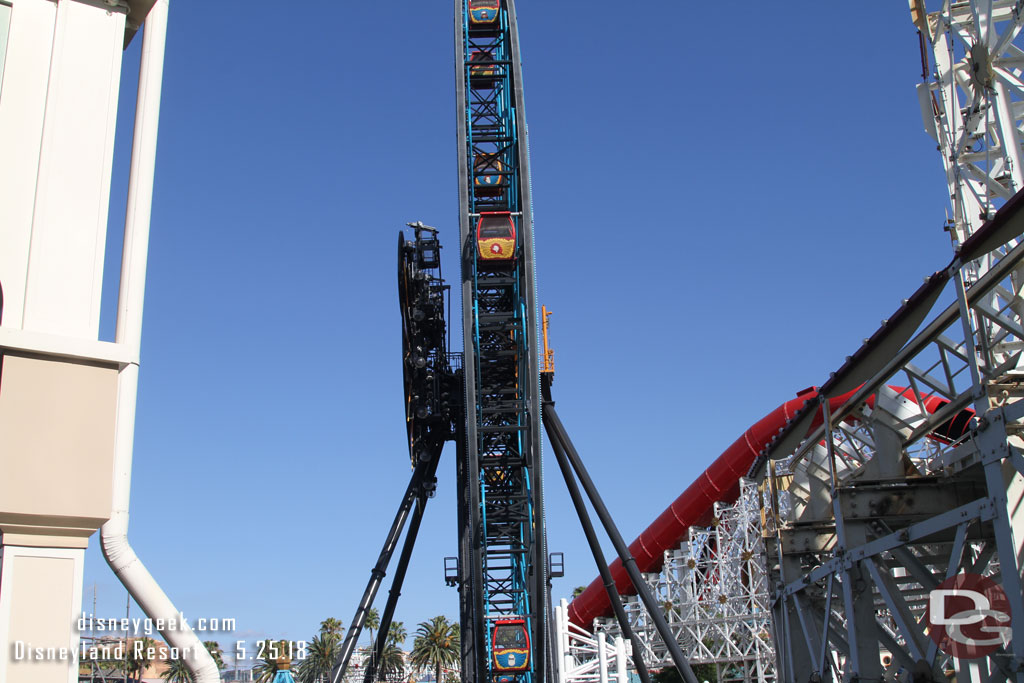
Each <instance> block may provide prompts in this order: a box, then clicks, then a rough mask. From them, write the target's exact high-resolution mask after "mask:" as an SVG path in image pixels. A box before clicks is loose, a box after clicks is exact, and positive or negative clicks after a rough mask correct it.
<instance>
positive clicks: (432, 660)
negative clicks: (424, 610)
mask: <svg viewBox="0 0 1024 683" xmlns="http://www.w3.org/2000/svg"><path fill="white" fill-rule="evenodd" d="M459 653H460V646H459V625H458V624H450V623H448V620H447V619H445V618H444V617H442V616H438V617H434V618H433V619H431V620H430V621H421V622H420V624H419V626H417V627H416V638H415V640H413V643H412V656H411V657H410V658H409V660H410V661H411V662H412V665H413V666H415V667H416V668H417V669H419V670H420V671H426V670H429V669H433V670H434V680H435V682H436V683H441V671H442V669H444V668H445V667H454V666H456V665H457V664H458V662H459Z"/></svg>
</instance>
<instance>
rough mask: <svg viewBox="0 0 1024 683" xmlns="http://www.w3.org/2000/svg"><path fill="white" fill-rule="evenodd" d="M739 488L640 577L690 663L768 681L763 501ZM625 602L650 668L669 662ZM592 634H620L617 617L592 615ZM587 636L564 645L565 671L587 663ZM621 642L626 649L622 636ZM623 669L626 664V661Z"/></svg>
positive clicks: (646, 623) (722, 676)
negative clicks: (736, 494)
mask: <svg viewBox="0 0 1024 683" xmlns="http://www.w3.org/2000/svg"><path fill="white" fill-rule="evenodd" d="M740 491H741V493H740V497H739V499H738V500H737V501H736V503H735V504H733V505H724V504H717V505H716V506H715V509H714V518H713V524H712V526H711V527H709V528H707V529H701V528H696V527H691V529H690V532H689V540H688V541H687V542H685V543H683V544H682V545H681V546H680V547H679V548H678V549H676V550H672V551H666V553H665V563H664V565H663V567H662V569H661V571H660V572H658V573H651V574H646V575H644V578H645V580H646V581H647V584H648V586H650V588H651V591H652V592H653V594H654V595H655V597H656V598H657V600H658V602H659V603H660V604H661V605H662V607H663V610H664V615H665V618H666V620H667V621H668V623H669V626H670V627H671V628H672V632H673V633H674V634H675V638H676V641H677V642H678V643H679V645H680V648H681V649H682V650H683V653H684V654H685V655H686V656H687V658H688V659H689V660H690V662H691V663H694V664H713V665H715V666H716V668H717V671H718V679H719V680H720V681H744V682H745V683H753V682H758V683H767V682H768V681H774V680H775V652H774V648H773V644H772V642H773V641H772V634H771V612H770V610H769V605H768V600H769V595H768V584H767V577H766V572H765V568H764V558H763V554H764V543H763V540H762V533H761V531H762V524H761V512H760V511H761V505H760V502H759V494H758V489H757V487H756V485H754V484H753V483H752V482H750V481H748V480H742V481H741V488H740ZM623 602H624V606H625V609H626V614H627V617H628V618H629V621H630V625H631V627H632V628H633V630H634V632H635V633H636V634H637V636H638V637H639V640H640V642H641V645H642V647H643V651H642V656H643V659H644V662H645V663H646V664H647V666H648V668H650V669H654V670H657V669H660V668H663V667H666V666H672V661H671V658H670V657H669V655H668V652H667V649H666V648H665V644H664V642H663V641H662V640H661V638H660V636H658V634H657V631H656V630H655V628H654V624H653V622H652V620H651V618H650V615H649V614H648V613H647V610H646V609H645V608H644V606H643V603H641V602H640V601H639V600H638V599H637V598H636V597H635V596H626V597H624V600H623ZM569 626H570V627H572V628H573V629H575V628H576V627H574V626H572V625H571V624H570V625H569ZM563 630H564V627H563ZM595 631H596V632H597V634H598V635H601V634H603V633H607V634H608V638H609V639H610V640H611V639H615V640H620V639H621V631H620V629H619V625H618V623H617V622H616V621H615V619H598V620H596V621H595ZM593 640H594V637H593V636H591V635H590V634H588V633H586V632H584V631H582V630H575V631H574V632H573V635H572V642H571V644H570V647H569V648H568V649H569V653H570V655H571V659H572V662H573V665H572V666H571V667H567V670H568V671H584V670H586V671H590V670H591V669H592V668H593V665H592V663H593V660H594V659H595V655H594V654H592V653H596V652H597V650H596V648H595V646H594V644H593V642H592V641H593ZM575 643H579V644H578V645H574V644H575ZM626 645H627V649H629V648H628V641H627V643H626ZM628 666H629V667H630V668H632V664H631V663H629V664H628ZM588 667H589V668H588ZM577 680H584V679H583V678H573V677H571V676H570V677H567V678H566V679H564V681H563V683H568V682H569V681H577Z"/></svg>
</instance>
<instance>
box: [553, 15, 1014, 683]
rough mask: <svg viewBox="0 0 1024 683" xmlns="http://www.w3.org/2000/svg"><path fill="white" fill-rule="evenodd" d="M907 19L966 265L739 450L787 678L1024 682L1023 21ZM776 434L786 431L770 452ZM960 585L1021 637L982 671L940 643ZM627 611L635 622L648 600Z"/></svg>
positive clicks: (976, 661)
mask: <svg viewBox="0 0 1024 683" xmlns="http://www.w3.org/2000/svg"><path fill="white" fill-rule="evenodd" d="M910 6H911V13H912V17H913V20H914V24H915V25H916V26H917V28H918V30H919V32H920V33H919V36H920V44H921V55H922V66H923V69H922V72H923V76H924V78H925V81H924V82H923V83H922V84H921V85H920V86H919V88H918V93H919V97H920V102H921V105H922V114H923V115H924V123H925V129H926V131H927V132H928V133H929V134H930V135H931V137H932V138H933V140H934V142H935V144H936V145H937V147H938V149H939V152H940V158H941V160H942V164H943V168H944V170H945V171H946V179H947V183H948V188H949V193H950V197H951V208H952V214H951V215H952V218H951V219H950V220H948V221H947V224H946V225H945V229H946V231H947V232H948V233H949V238H950V240H951V242H952V245H953V247H954V252H955V257H954V259H953V260H952V262H950V263H949V264H948V265H947V266H946V267H944V268H942V269H940V270H938V271H936V272H935V273H933V274H931V275H930V276H928V277H927V278H926V281H925V284H924V285H922V287H921V288H920V289H918V291H916V292H915V293H914V294H913V295H911V296H910V297H909V298H908V299H906V300H904V303H903V305H902V306H901V307H900V308H899V309H898V310H897V311H896V312H895V313H894V314H893V315H891V316H890V317H889V319H888V320H886V321H883V324H882V326H881V328H880V329H879V330H878V331H876V332H875V333H874V334H873V335H872V336H871V337H870V338H869V339H866V340H865V343H864V345H863V346H862V347H861V348H860V349H858V350H857V351H856V352H855V353H853V354H852V356H851V357H849V358H848V359H847V362H846V363H845V364H844V365H843V366H842V367H840V368H839V369H837V371H836V372H835V373H832V375H831V376H830V377H829V378H828V379H827V381H826V382H824V384H823V385H822V386H821V387H820V389H816V390H813V391H809V392H805V393H803V394H802V395H801V398H800V399H798V400H796V401H790V402H787V403H786V404H784V405H783V406H780V408H779V409H778V410H777V411H775V412H774V413H772V414H770V415H769V416H767V417H766V418H765V420H763V421H762V422H761V423H758V425H755V427H752V428H751V430H750V431H748V433H747V434H746V435H744V437H741V439H742V438H752V439H753V442H756V443H757V444H758V445H757V448H759V449H761V450H760V453H759V454H758V455H757V456H756V458H755V460H754V463H753V465H752V467H751V469H750V471H749V473H748V474H749V475H750V476H751V477H754V478H755V479H756V480H757V481H759V482H760V484H761V486H762V488H763V489H764V490H765V493H766V496H767V501H768V502H767V505H766V507H765V528H764V533H765V534H766V538H765V541H766V556H767V571H768V577H769V586H770V588H771V599H770V604H771V606H772V611H773V637H774V640H775V643H774V644H775V649H776V656H777V673H778V677H779V679H780V680H784V681H794V682H796V681H800V682H801V683H802V682H803V681H808V680H810V681H812V682H815V683H817V682H820V681H825V680H833V679H835V680H838V679H843V680H862V679H870V680H881V679H883V678H884V679H885V680H887V681H888V680H898V681H903V680H911V679H912V680H914V681H946V680H950V679H952V678H954V677H955V679H956V680H957V681H958V682H959V681H972V683H973V682H977V683H981V682H982V681H1002V680H1010V681H1016V682H1017V683H1020V682H1021V681H1024V619H1022V618H1021V616H1022V615H1024V598H1022V594H1021V585H1022V574H1021V568H1022V560H1021V558H1022V552H1021V550H1022V544H1024V457H1022V455H1021V449H1022V448H1024V442H1022V441H1021V437H1020V434H1021V433H1022V432H1024V420H1022V417H1024V402H1022V401H1021V400H1020V398H1021V397H1022V396H1024V383H1022V374H1024V373H1022V368H1021V362H1022V359H1024V354H1022V353H1021V351H1022V349H1024V318H1022V314H1024V299H1022V296H1021V286H1022V284H1024V264H1022V259H1024V246H1022V245H1021V244H1020V242H1019V240H1020V235H1021V233H1022V232H1024V216H1022V215H1021V212H1022V210H1024V194H1021V189H1022V187H1024V163H1022V158H1021V157H1022V150H1021V146H1020V136H1021V131H1022V130H1024V126H1022V124H1024V121H1022V118H1024V78H1022V66H1024V61H1022V58H1024V44H1022V43H1024V41H1022V40H1021V28H1022V6H1021V3H1019V2H1008V1H993V2H975V1H971V2H958V3H955V4H954V3H949V2H946V3H937V4H936V9H937V11H934V12H931V13H929V12H927V10H926V8H925V3H924V2H921V1H920V0H912V1H911V3H910ZM837 305H839V302H837ZM801 402H803V403H805V405H804V406H803V408H800V407H799V404H800V403H801ZM791 405H792V406H793V408H792V409H791V407H790V406H791ZM767 424H775V425H776V426H778V427H781V428H780V429H779V431H778V433H774V431H773V432H772V433H770V434H768V435H767V436H766V438H764V439H760V436H761V435H760V434H758V433H757V428H758V427H759V426H760V427H761V428H763V427H764V425H767ZM773 429H774V427H773ZM741 450H742V449H741ZM737 453H739V451H737ZM734 455H735V454H734ZM740 455H742V453H740ZM723 457H724V456H723ZM717 464H719V463H718V462H716V465H717ZM733 464H735V461H734V463H733ZM721 483H722V482H721V481H720V482H719V484H720V485H721ZM695 485H696V482H695ZM726 485H727V484H726ZM659 519H660V518H659ZM652 528H653V527H652ZM649 531H650V530H649ZM645 533H647V532H645ZM669 550H670V551H671V549H669ZM677 569H678V567H673V565H672V563H671V561H670V560H669V561H668V562H667V563H666V566H665V567H664V568H662V570H661V574H660V576H659V575H653V574H652V575H648V576H649V577H650V578H651V580H652V585H654V586H658V585H662V584H664V583H665V581H666V576H668V575H670V574H671V573H672V572H673V571H676V570H677ZM613 570H615V571H620V572H621V570H619V569H616V568H615V567H613ZM965 573H973V574H980V575H984V576H987V577H989V578H991V579H993V580H994V581H996V582H998V583H1000V584H1001V587H1002V590H1003V592H1004V593H1005V595H1006V599H1007V603H1008V605H1009V606H1008V608H1007V611H1004V612H1003V613H1002V614H1000V615H997V616H998V618H996V617H991V616H990V617H986V618H987V619H988V621H987V622H986V624H987V625H988V627H989V628H995V627H996V626H999V628H1000V629H1008V630H1004V631H1001V634H1002V635H1004V636H1007V635H1008V636H1009V638H1008V639H1004V642H1003V643H1002V644H1000V645H999V647H997V648H996V649H995V651H994V652H992V653H990V654H988V655H986V656H979V657H977V658H967V657H966V656H964V654H963V652H962V651H961V652H960V653H959V654H958V655H957V656H954V654H953V653H956V652H957V650H955V649H954V648H952V647H950V645H949V641H948V640H946V641H943V640H941V638H938V637H936V639H935V640H933V639H932V638H931V637H930V636H929V633H936V632H938V630H937V629H936V627H935V625H934V624H929V617H928V615H927V613H926V608H927V606H928V604H929V602H930V599H931V597H932V591H933V589H935V588H936V587H938V586H939V585H940V584H942V582H943V581H945V580H946V579H947V578H951V577H955V576H962V575H963V574H965ZM616 576H617V577H618V575H616ZM656 576H658V578H657V579H655V577H656ZM616 580H618V578H616ZM588 590H589V589H588ZM589 604H590V605H591V606H593V605H594V601H593V600H592V599H591V601H590V603H589ZM574 606H575V605H570V606H569V611H568V613H569V614H579V613H580V612H579V611H578V610H577V611H576V612H573V608H574ZM627 609H628V610H629V611H630V618H631V620H633V621H634V622H636V623H638V624H641V625H642V623H643V618H642V617H640V616H639V614H638V612H637V607H636V600H635V599H631V598H628V597H627ZM670 613H671V610H670ZM1007 614H1009V615H1012V621H1011V622H1010V623H1009V624H1006V623H1005V621H1001V620H1004V619H1005V617H1006V615H1007ZM708 623H710V621H709V622H708ZM598 625H599V626H600V625H601V622H600V620H599V624H598ZM604 625H605V626H607V622H604ZM609 628H611V627H610V626H609ZM637 631H638V633H639V634H640V636H641V639H643V640H645V642H656V639H655V640H651V638H650V637H649V634H648V633H647V632H646V631H645V630H644V629H643V628H638V629H637ZM989 633H991V632H989ZM961 635H962V634H961ZM682 640H683V641H685V639H682ZM937 641H938V642H937ZM940 643H942V645H941V647H940ZM695 658H696V657H695ZM748 678H749V677H748Z"/></svg>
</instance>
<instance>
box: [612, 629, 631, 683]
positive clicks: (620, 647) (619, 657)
mask: <svg viewBox="0 0 1024 683" xmlns="http://www.w3.org/2000/svg"><path fill="white" fill-rule="evenodd" d="M615 678H616V683H629V674H627V673H626V641H624V640H623V639H622V638H621V637H619V638H616V639H615Z"/></svg>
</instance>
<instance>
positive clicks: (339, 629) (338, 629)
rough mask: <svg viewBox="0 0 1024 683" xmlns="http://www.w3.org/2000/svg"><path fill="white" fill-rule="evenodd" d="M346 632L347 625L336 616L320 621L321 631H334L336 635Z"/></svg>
mask: <svg viewBox="0 0 1024 683" xmlns="http://www.w3.org/2000/svg"><path fill="white" fill-rule="evenodd" d="M344 632H345V627H344V626H342V625H341V622H340V621H338V620H337V619H335V618H334V617H328V618H327V619H324V620H323V621H321V622H320V633H333V634H334V635H336V636H339V637H340V636H341V634H342V633H344Z"/></svg>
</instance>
